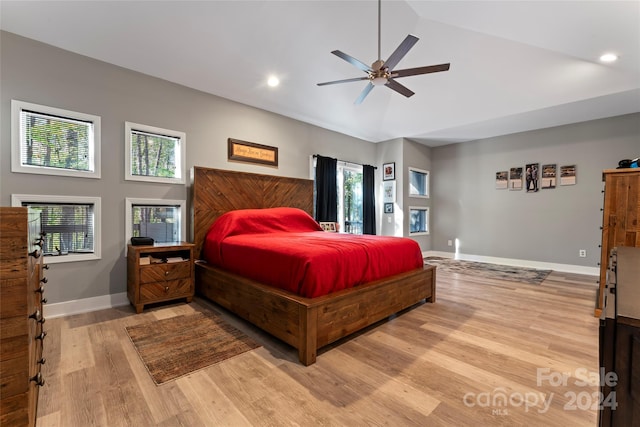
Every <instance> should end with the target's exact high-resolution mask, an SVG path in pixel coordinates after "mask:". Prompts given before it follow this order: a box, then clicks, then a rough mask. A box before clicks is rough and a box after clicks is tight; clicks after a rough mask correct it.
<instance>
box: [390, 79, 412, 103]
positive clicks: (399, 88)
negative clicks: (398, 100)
mask: <svg viewBox="0 0 640 427" xmlns="http://www.w3.org/2000/svg"><path fill="white" fill-rule="evenodd" d="M385 86H386V87H388V88H390V89H393V90H395V91H396V92H398V93H399V94H401V95H404V96H406V97H407V98H409V97H410V96H413V95H414V93H413V92H412V91H411V90H410V89H409V88H407V87H406V86H403V85H401V84H400V83H398V82H397V81H395V80H393V79H389V80H387V83H385Z"/></svg>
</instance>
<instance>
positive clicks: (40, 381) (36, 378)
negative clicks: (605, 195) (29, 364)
mask: <svg viewBox="0 0 640 427" xmlns="http://www.w3.org/2000/svg"><path fill="white" fill-rule="evenodd" d="M30 380H31V381H33V382H34V383H36V385H37V386H39V387H42V386H43V385H44V378H42V374H41V373H40V372H38V373H37V374H35V375H34V376H33V377H31V378H30Z"/></svg>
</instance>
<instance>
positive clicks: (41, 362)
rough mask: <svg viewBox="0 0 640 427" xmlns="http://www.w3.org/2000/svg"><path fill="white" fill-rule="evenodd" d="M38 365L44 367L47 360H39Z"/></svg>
mask: <svg viewBox="0 0 640 427" xmlns="http://www.w3.org/2000/svg"><path fill="white" fill-rule="evenodd" d="M38 363H39V364H40V365H44V364H45V363H47V359H45V358H44V357H41V358H40V360H38Z"/></svg>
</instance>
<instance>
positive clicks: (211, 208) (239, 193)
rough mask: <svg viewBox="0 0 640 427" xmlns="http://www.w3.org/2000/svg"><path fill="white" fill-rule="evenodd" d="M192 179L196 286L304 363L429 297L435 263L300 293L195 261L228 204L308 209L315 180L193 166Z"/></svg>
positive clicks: (433, 296) (230, 206)
mask: <svg viewBox="0 0 640 427" xmlns="http://www.w3.org/2000/svg"><path fill="white" fill-rule="evenodd" d="M192 180H193V182H192V203H191V205H192V208H193V221H192V231H193V239H194V243H195V245H196V249H195V252H196V253H195V256H196V259H197V260H198V261H196V293H197V294H199V295H202V296H204V297H206V298H208V299H209V300H211V301H213V302H215V303H217V304H219V305H221V306H222V307H224V308H226V309H228V310H230V311H231V312H233V313H235V314H237V315H238V316H240V317H242V318H244V319H246V320H248V321H249V322H251V323H253V324H254V325H256V326H258V327H259V328H261V329H263V330H265V331H267V332H269V333H270V334H271V335H273V336H275V337H277V338H279V339H281V340H282V341H284V342H286V343H288V344H290V345H291V346H293V347H294V348H296V349H297V350H298V356H299V358H300V361H301V362H302V363H303V364H304V365H307V366H308V365H311V364H312V363H314V362H315V361H316V353H317V350H318V349H319V348H321V347H323V346H325V345H327V344H330V343H332V342H334V341H336V340H338V339H340V338H343V337H345V336H347V335H350V334H352V333H354V332H356V331H359V330H361V329H363V328H365V327H367V326H369V325H371V324H373V323H375V322H377V321H379V320H382V319H384V318H385V317H388V316H390V315H392V314H395V313H397V312H399V311H401V310H404V309H405V308H408V307H411V306H412V305H414V304H416V303H418V302H420V301H422V300H426V301H429V302H435V299H436V285H435V281H436V273H435V267H433V266H425V267H424V268H419V269H416V270H413V271H410V272H406V273H402V274H399V275H396V276H392V277H388V278H385V279H382V280H377V281H375V282H371V283H367V284H364V285H360V286H357V287H355V288H351V289H345V290H342V291H339V292H335V293H332V294H329V295H325V296H322V297H317V298H304V297H300V296H298V295H295V294H293V293H290V292H287V291H283V290H280V289H275V288H273V287H270V286H266V285H263V284H260V283H258V282H256V281H253V280H250V279H246V278H243V277H241V276H238V275H235V274H232V273H229V272H227V271H224V270H222V269H219V268H215V267H213V266H211V265H208V264H207V263H206V262H205V261H201V260H200V259H201V250H202V246H203V242H204V238H205V234H206V232H207V230H208V229H209V227H210V226H211V224H212V223H213V222H214V221H215V220H216V218H218V217H219V216H220V215H222V214H223V213H225V212H228V211H230V210H236V209H250V208H270V207H279V206H290V207H297V208H300V209H302V210H304V211H306V212H308V213H309V214H310V215H312V214H313V181H310V180H306V179H297V178H286V177H277V176H271V175H261V174H253V173H246V172H235V171H226V170H220V169H209V168H203V167H197V166H196V167H194V169H193V171H192ZM248 261H249V260H248Z"/></svg>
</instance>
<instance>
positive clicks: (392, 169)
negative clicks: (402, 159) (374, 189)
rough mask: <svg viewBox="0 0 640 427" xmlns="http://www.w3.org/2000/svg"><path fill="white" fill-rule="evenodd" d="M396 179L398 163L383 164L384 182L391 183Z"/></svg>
mask: <svg viewBox="0 0 640 427" xmlns="http://www.w3.org/2000/svg"><path fill="white" fill-rule="evenodd" d="M394 179H396V162H392V163H383V164H382V180H383V181H391V180H394Z"/></svg>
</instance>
